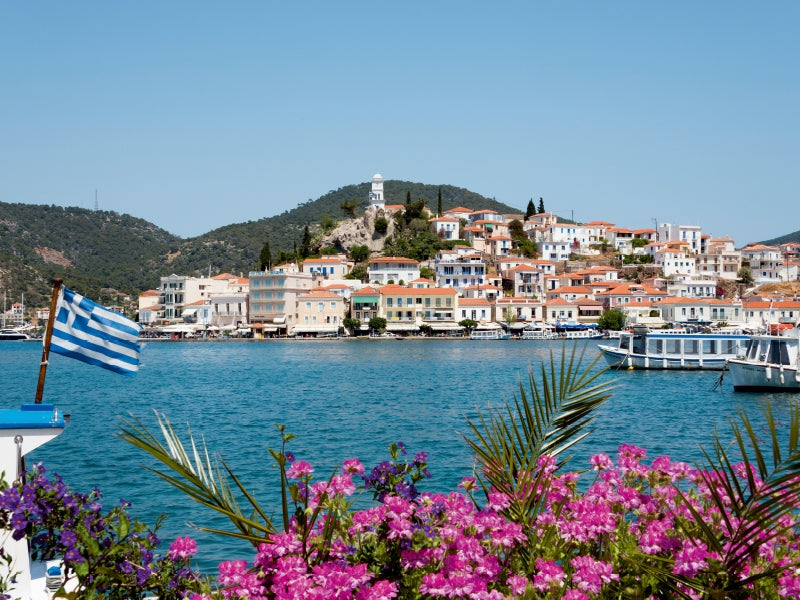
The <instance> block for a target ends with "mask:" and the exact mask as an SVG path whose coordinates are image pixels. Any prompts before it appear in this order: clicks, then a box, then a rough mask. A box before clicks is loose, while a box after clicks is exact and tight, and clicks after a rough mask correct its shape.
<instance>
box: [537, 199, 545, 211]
mask: <svg viewBox="0 0 800 600" xmlns="http://www.w3.org/2000/svg"><path fill="white" fill-rule="evenodd" d="M543 213H544V200H543V199H542V198H541V197H539V210H538V211H537V212H536V214H539V215H541V214H543Z"/></svg>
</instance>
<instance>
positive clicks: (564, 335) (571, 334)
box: [558, 329, 605, 340]
mask: <svg viewBox="0 0 800 600" xmlns="http://www.w3.org/2000/svg"><path fill="white" fill-rule="evenodd" d="M558 337H559V338H561V339H565V340H601V339H603V338H604V337H605V334H604V333H603V332H602V331H600V330H598V329H576V330H574V331H562V332H561V333H559V334H558Z"/></svg>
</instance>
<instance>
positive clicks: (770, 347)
mask: <svg viewBox="0 0 800 600" xmlns="http://www.w3.org/2000/svg"><path fill="white" fill-rule="evenodd" d="M799 351H800V330H798V329H790V330H783V331H782V332H781V333H780V334H778V335H775V334H769V333H767V334H764V335H753V336H750V340H749V341H748V343H747V348H746V350H745V352H744V353H743V354H742V356H739V357H735V358H731V359H730V360H729V361H728V363H727V370H728V371H730V376H731V379H732V380H733V389H734V390H735V391H737V392H760V391H773V392H774V391H778V392H800V371H798V352H799Z"/></svg>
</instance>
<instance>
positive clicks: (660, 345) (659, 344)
mask: <svg viewBox="0 0 800 600" xmlns="http://www.w3.org/2000/svg"><path fill="white" fill-rule="evenodd" d="M647 342H648V345H649V347H650V348H649V349H650V351H649V352H648V354H650V355H651V356H652V355H654V354H663V353H664V341H663V340H647Z"/></svg>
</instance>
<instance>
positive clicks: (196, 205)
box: [0, 0, 800, 247]
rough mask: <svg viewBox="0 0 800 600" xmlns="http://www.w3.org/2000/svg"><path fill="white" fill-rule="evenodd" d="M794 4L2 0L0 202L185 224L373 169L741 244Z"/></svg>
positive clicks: (201, 228)
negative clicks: (679, 227)
mask: <svg viewBox="0 0 800 600" xmlns="http://www.w3.org/2000/svg"><path fill="white" fill-rule="evenodd" d="M798 24H800V2H796V1H791V2H780V1H777V2H775V1H774V2H768V3H757V2H737V1H725V2H697V1H691V2H681V1H672V2H661V3H656V2H640V1H636V2H633V1H632V2H596V1H591V2H577V1H576V2H555V1H553V2H546V3H545V2H532V1H526V2H500V3H490V2H480V3H472V2H468V1H464V0H459V1H457V2H444V1H434V2H430V1H427V2H415V1H410V2H393V3H381V2H364V3H356V2H319V3H316V2H268V1H259V2H243V1H240V2H235V1H234V2H218V3H210V2H202V1H192V2H178V1H172V0H170V1H167V2H163V1H158V2H153V1H140V2H81V1H77V2H62V1H58V2H54V1H43V2H12V1H7V2H3V3H2V4H0V66H1V67H2V72H1V73H0V115H2V117H0V118H2V126H1V127H0V135H1V136H2V137H1V138H0V201H4V202H23V203H31V204H34V203H35V204H57V205H62V206H79V207H83V208H93V207H94V206H95V201H97V205H98V206H99V208H100V209H102V210H114V211H117V212H120V213H128V214H131V215H133V216H136V217H141V218H145V219H147V220H149V221H152V222H153V223H155V224H156V225H159V226H160V227H163V228H164V229H167V230H168V231H170V232H172V233H174V234H177V235H180V236H183V237H190V236H195V235H199V234H201V233H205V232H207V231H210V230H212V229H214V228H216V227H219V226H222V225H228V224H231V223H239V222H243V221H248V220H257V219H260V218H262V217H269V216H273V215H276V214H279V213H281V212H283V211H284V210H288V209H291V208H294V207H295V206H297V204H298V203H300V202H305V201H307V200H309V199H316V198H318V197H319V196H321V195H323V194H325V193H326V192H328V191H330V190H335V189H337V188H339V187H342V186H344V185H349V184H357V183H361V182H365V181H369V180H371V178H372V175H373V174H374V173H376V172H380V173H381V174H382V175H383V177H384V178H385V179H401V180H407V181H414V182H420V183H427V184H434V185H440V184H450V185H455V186H459V187H464V188H467V189H469V190H471V191H474V192H477V193H480V194H483V195H485V196H489V197H494V198H496V199H497V200H498V201H501V202H505V203H507V204H509V205H511V206H515V207H518V208H519V209H520V210H524V208H525V206H526V205H527V203H528V200H529V199H530V198H533V199H534V202H535V203H537V204H538V199H539V198H540V197H542V198H543V199H544V203H545V208H547V209H548V210H550V211H553V212H556V213H558V214H559V215H562V216H564V217H566V218H573V217H574V219H575V220H577V221H580V222H587V221H592V220H599V219H602V220H606V221H611V222H613V223H615V224H616V225H618V226H620V227H630V228H634V229H638V228H646V227H653V226H654V224H655V223H656V222H659V223H663V222H669V223H678V224H687V225H700V226H701V227H702V229H703V231H704V232H706V233H711V234H713V235H714V236H716V237H722V236H730V237H733V239H734V241H735V242H736V245H737V247H740V246H743V245H744V244H745V243H747V242H750V241H756V240H763V239H769V238H772V237H776V236H779V235H784V234H787V233H791V232H793V231H796V230H798V229H800V219H798V218H797V215H798V211H797V206H798V202H797V201H798V189H800V34H798V31H800V29H798ZM95 199H96V200H95ZM792 207H794V208H792ZM473 208H476V209H477V208H480V207H473ZM0 218H2V215H0Z"/></svg>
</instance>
